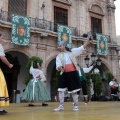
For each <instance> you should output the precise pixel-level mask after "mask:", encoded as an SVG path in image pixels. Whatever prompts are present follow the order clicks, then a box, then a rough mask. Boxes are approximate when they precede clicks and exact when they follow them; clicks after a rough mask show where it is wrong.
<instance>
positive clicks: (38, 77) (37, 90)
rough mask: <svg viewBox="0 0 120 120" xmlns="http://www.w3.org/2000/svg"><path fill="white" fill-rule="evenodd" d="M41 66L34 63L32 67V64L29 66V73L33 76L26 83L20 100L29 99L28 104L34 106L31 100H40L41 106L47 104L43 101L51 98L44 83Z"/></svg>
mask: <svg viewBox="0 0 120 120" xmlns="http://www.w3.org/2000/svg"><path fill="white" fill-rule="evenodd" d="M41 68H42V66H41V65H39V64H37V63H35V64H34V68H33V65H31V67H30V74H32V76H33V78H32V79H31V80H30V82H29V83H28V85H27V87H26V89H25V91H24V93H23V96H22V100H27V101H29V104H28V106H34V105H33V104H32V102H42V106H47V105H48V104H46V103H44V101H49V100H51V98H50V96H49V94H48V92H47V90H46V88H45V86H44V84H45V83H46V78H45V76H44V74H43V72H42V70H41Z"/></svg>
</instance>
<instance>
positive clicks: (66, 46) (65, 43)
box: [58, 40, 71, 52]
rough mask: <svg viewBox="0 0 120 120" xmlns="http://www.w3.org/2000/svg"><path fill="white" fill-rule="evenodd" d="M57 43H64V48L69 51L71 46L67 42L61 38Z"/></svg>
mask: <svg viewBox="0 0 120 120" xmlns="http://www.w3.org/2000/svg"><path fill="white" fill-rule="evenodd" d="M58 45H64V46H65V48H66V50H67V51H70V52H71V48H70V47H69V46H68V45H67V42H65V41H63V40H62V41H60V42H59V43H58Z"/></svg>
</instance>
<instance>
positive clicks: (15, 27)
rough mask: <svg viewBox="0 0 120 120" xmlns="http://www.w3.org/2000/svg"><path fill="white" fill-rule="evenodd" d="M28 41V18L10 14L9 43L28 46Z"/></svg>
mask: <svg viewBox="0 0 120 120" xmlns="http://www.w3.org/2000/svg"><path fill="white" fill-rule="evenodd" d="M29 42H30V18H28V17H23V16H19V15H15V14H13V15H12V39H11V43H13V44H16V45H23V46H29Z"/></svg>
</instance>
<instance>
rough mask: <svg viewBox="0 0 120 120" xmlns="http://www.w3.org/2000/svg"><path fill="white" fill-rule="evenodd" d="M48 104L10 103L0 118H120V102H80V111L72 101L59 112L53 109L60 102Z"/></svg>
mask: <svg viewBox="0 0 120 120" xmlns="http://www.w3.org/2000/svg"><path fill="white" fill-rule="evenodd" d="M48 104H49V106H47V107H43V106H41V103H35V106H34V107H28V106H27V103H20V104H10V106H9V107H4V109H5V110H6V111H8V113H7V114H5V115H0V120H120V102H89V104H88V105H87V106H86V105H84V103H83V102H79V111H73V110H72V109H73V104H72V102H65V104H64V107H65V110H64V111H59V112H54V111H53V109H54V108H55V107H57V106H58V105H59V103H57V102H49V103H48Z"/></svg>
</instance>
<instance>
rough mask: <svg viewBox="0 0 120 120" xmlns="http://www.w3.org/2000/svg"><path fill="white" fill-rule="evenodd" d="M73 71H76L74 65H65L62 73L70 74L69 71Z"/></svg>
mask: <svg viewBox="0 0 120 120" xmlns="http://www.w3.org/2000/svg"><path fill="white" fill-rule="evenodd" d="M75 70H76V68H75V66H74V64H66V65H65V70H64V72H71V71H75Z"/></svg>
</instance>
